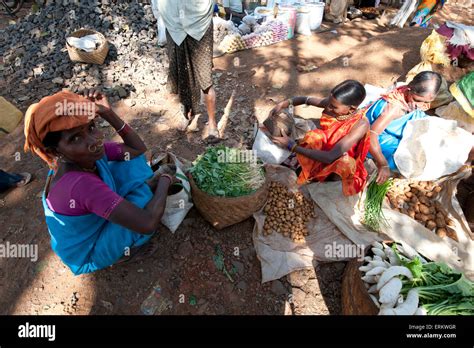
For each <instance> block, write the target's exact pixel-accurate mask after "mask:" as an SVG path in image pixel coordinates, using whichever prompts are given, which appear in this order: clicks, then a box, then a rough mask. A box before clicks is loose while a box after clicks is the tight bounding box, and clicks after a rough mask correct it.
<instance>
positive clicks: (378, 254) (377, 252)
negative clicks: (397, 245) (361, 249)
mask: <svg viewBox="0 0 474 348" xmlns="http://www.w3.org/2000/svg"><path fill="white" fill-rule="evenodd" d="M371 250H372V252H373V253H374V255H376V256H380V257H381V258H382V259H384V258H385V257H386V255H385V253H384V252H383V250H381V249H377V248H372V249H371Z"/></svg>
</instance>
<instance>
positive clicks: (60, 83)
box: [51, 77, 64, 85]
mask: <svg viewBox="0 0 474 348" xmlns="http://www.w3.org/2000/svg"><path fill="white" fill-rule="evenodd" d="M51 82H52V83H56V84H58V85H62V84H64V80H63V79H62V78H60V77H55V78H54V79H52V80H51Z"/></svg>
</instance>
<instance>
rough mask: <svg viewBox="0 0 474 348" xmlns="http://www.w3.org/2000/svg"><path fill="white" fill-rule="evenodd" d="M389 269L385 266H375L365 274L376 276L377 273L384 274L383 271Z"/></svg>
mask: <svg viewBox="0 0 474 348" xmlns="http://www.w3.org/2000/svg"><path fill="white" fill-rule="evenodd" d="M386 270H387V268H385V267H374V268H372V269H371V270H370V271H368V272H367V273H366V274H365V275H368V276H371V275H373V276H376V275H379V274H382V273H383V272H385V271H386Z"/></svg>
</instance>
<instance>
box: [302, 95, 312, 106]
mask: <svg viewBox="0 0 474 348" xmlns="http://www.w3.org/2000/svg"><path fill="white" fill-rule="evenodd" d="M309 98H311V97H306V100H305V101H304V103H305V105H308V101H309Z"/></svg>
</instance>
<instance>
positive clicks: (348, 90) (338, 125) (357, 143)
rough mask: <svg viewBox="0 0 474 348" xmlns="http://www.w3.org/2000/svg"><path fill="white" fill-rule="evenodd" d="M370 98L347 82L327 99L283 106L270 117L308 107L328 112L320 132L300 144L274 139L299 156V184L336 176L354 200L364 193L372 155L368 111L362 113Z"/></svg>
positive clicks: (296, 100) (357, 85) (354, 83)
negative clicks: (360, 193)
mask: <svg viewBox="0 0 474 348" xmlns="http://www.w3.org/2000/svg"><path fill="white" fill-rule="evenodd" d="M365 95H366V92H365V88H364V86H363V85H362V84H361V83H360V82H358V81H354V80H347V81H344V82H342V83H340V84H339V85H337V86H336V87H334V88H333V89H332V91H331V94H330V95H329V96H328V97H326V98H323V99H319V98H313V97H295V98H292V99H288V100H286V101H283V102H281V103H279V104H278V105H277V106H276V107H275V108H273V109H272V111H271V112H270V117H273V115H275V114H278V113H279V112H280V111H281V110H282V109H283V108H288V107H289V106H291V107H292V106H297V105H301V104H307V105H312V106H317V107H321V108H324V110H323V115H322V117H321V120H320V124H319V127H318V128H319V129H315V130H312V131H309V132H308V133H306V135H305V137H304V138H303V140H302V141H301V142H300V143H299V144H297V143H296V142H295V141H293V140H291V139H290V138H289V137H288V136H287V135H286V134H285V133H283V134H282V137H273V138H272V139H273V141H274V142H275V143H276V144H278V145H280V146H281V147H285V148H287V149H289V150H290V151H292V152H295V153H296V157H297V159H298V162H299V164H300V165H301V173H300V175H299V178H298V183H299V184H304V183H306V182H309V181H313V180H316V181H325V180H327V179H328V178H329V177H330V176H332V175H333V174H336V175H338V176H339V177H340V178H341V179H342V191H343V193H344V195H346V196H350V195H354V194H356V193H358V192H360V191H361V190H362V189H363V187H364V185H365V182H366V179H367V171H366V170H365V168H364V160H365V157H366V155H367V152H368V151H369V122H368V121H367V119H366V118H365V117H364V114H365V112H364V110H358V109H357V108H358V106H359V105H360V104H361V103H362V101H363V100H364V98H365Z"/></svg>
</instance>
